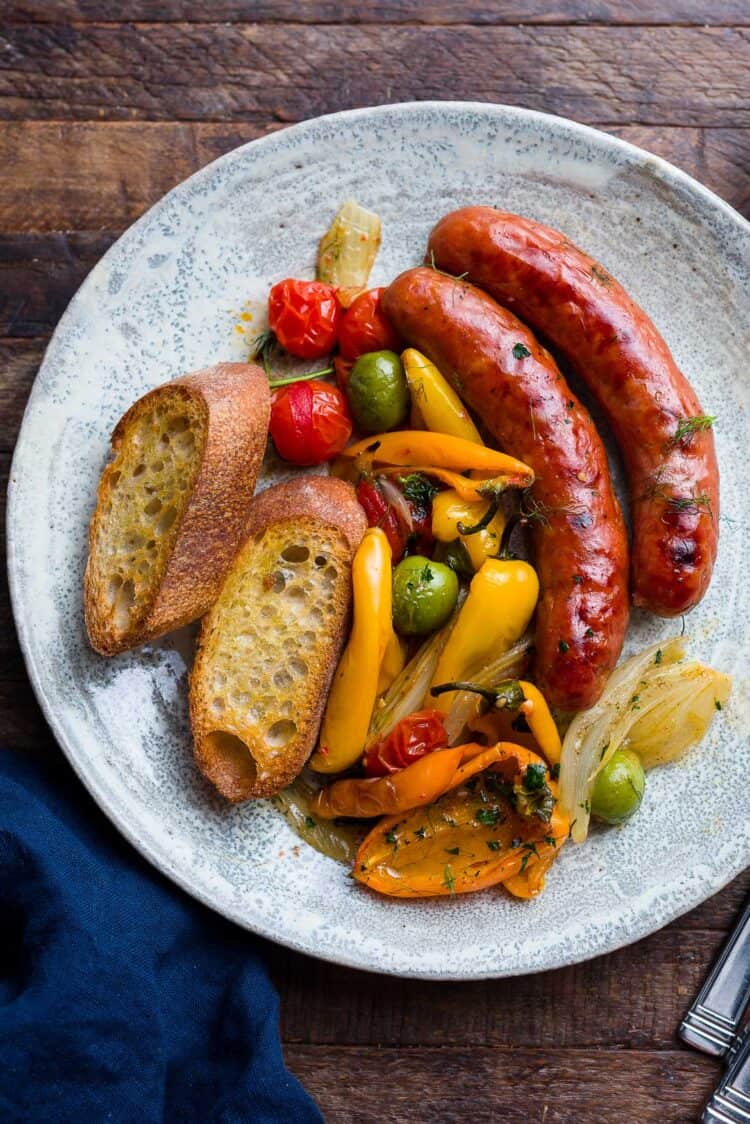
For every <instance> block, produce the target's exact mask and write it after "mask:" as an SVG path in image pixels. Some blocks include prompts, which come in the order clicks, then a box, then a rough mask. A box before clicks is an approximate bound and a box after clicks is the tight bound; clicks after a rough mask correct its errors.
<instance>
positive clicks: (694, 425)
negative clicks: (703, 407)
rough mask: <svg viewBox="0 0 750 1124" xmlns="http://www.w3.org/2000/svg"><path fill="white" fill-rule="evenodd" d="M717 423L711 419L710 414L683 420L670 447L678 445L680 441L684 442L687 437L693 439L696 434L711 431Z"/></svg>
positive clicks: (714, 419)
mask: <svg viewBox="0 0 750 1124" xmlns="http://www.w3.org/2000/svg"><path fill="white" fill-rule="evenodd" d="M715 421H716V418H715V417H711V416H710V415H709V414H696V416H695V417H693V418H683V419H682V420H681V421H680V422H679V424H678V426H677V429H676V430H675V434H674V437H673V438H672V440H671V441H670V445H677V444H678V443H679V442H680V441H684V439H685V438H686V437H692V436H693V434H694V433H700V432H701V431H703V430H705V429H711V427H712V425H713V424H714V422H715Z"/></svg>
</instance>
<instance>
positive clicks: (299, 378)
mask: <svg viewBox="0 0 750 1124" xmlns="http://www.w3.org/2000/svg"><path fill="white" fill-rule="evenodd" d="M332 374H333V367H324V368H323V370H322V371H308V372H307V374H305V375H290V376H289V377H288V378H286V379H269V380H268V385H269V386H270V388H271V390H276V389H278V387H280V386H289V385H290V384H291V383H293V382H308V381H309V380H310V379H322V378H323V376H324V375H332Z"/></svg>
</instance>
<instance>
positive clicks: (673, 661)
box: [560, 637, 732, 843]
mask: <svg viewBox="0 0 750 1124" xmlns="http://www.w3.org/2000/svg"><path fill="white" fill-rule="evenodd" d="M684 654H685V647H684V641H683V640H682V639H681V638H679V637H676V638H674V639H672V640H666V641H660V642H659V643H657V644H652V645H651V646H650V647H649V648H646V649H645V650H644V651H643V652H640V653H638V654H637V655H635V656H632V657H631V658H630V659H629V660H626V661H625V662H624V663H623V664H621V665H620V666H619V667H618V668H616V669H615V671H614V673H613V675H612V677H611V679H610V681H609V683H608V684H607V686H606V688H605V690H604V693H603V695H602V697H601V698H600V699H599V702H598V703H596V705H595V706H593V707H591V709H590V710H584V711H581V713H580V714H577V715H576V717H575V718H574V719H573V721H572V722H571V724H570V726H569V728H568V731H567V733H566V735H565V738H564V740H563V747H562V756H561V760H560V804H561V807H562V809H563V810H564V812H565V813H566V814H567V815H568V817H569V818H570V823H571V829H570V834H571V838H572V840H573V842H574V843H583V842H584V840H585V839H586V836H587V835H588V828H589V817H590V806H591V792H592V788H593V784H594V780H595V779H596V776H597V773H598V772H599V771H600V769H602V768H603V767H604V765H606V764H607V762H608V761H609V760H610V758H611V757H612V756H613V754H614V753H615V752H616V751H617V750H618V749H621V748H627V749H632V750H633V751H634V752H635V753H637V754H638V755H639V756H640V757H641V760H642V763H643V767H644V768H646V769H649V768H652V767H653V766H654V765H662V764H665V763H666V762H667V761H675V760H677V758H679V757H681V756H682V754H683V753H685V752H686V751H687V750H688V749H689V748H690V747H691V746H693V745H696V744H697V743H698V742H699V741H701V739H702V738H703V737H704V736H705V734H706V732H707V730H708V728H709V726H710V724H711V720H712V719H713V717H714V715H715V714H716V712H717V710H718V709H720V708H721V707H722V706H723V705H724V703H725V702H726V701H727V699H728V698H729V694H730V692H731V688H732V683H731V679H730V678H729V676H727V675H724V674H722V673H721V672H719V671H714V670H713V669H712V668H710V667H705V666H703V665H702V664H699V663H696V662H695V661H692V660H691V661H687V662H683V657H684Z"/></svg>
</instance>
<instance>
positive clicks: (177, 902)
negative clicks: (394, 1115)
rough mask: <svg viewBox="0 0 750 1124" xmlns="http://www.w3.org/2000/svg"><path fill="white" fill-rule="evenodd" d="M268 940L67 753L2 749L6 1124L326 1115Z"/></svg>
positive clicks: (262, 1123) (0, 995) (0, 1087)
mask: <svg viewBox="0 0 750 1124" xmlns="http://www.w3.org/2000/svg"><path fill="white" fill-rule="evenodd" d="M260 947H262V945H261V943H260V942H259V941H258V940H257V939H256V938H253V937H252V936H250V935H249V934H248V933H245V932H243V931H242V930H240V929H238V928H235V927H234V926H232V925H230V924H229V922H227V921H224V920H223V919H222V918H220V917H218V916H216V915H215V914H213V913H211V911H210V910H208V909H206V908H205V907H204V906H202V905H199V904H198V903H196V902H194V901H192V900H191V899H190V898H189V897H188V896H187V895H186V894H184V893H183V892H182V891H180V890H178V889H177V888H176V887H174V886H172V885H171V883H169V882H168V881H167V880H166V879H165V878H163V877H162V876H161V875H159V874H158V873H157V872H156V871H155V870H152V869H151V867H149V866H148V864H147V863H146V862H145V861H144V860H143V859H141V857H140V856H139V855H138V854H137V853H136V852H135V851H134V850H132V849H131V848H130V847H129V846H128V844H127V843H125V841H124V840H123V839H121V838H120V836H119V835H118V834H117V832H116V831H115V829H114V828H113V827H112V826H111V825H110V824H109V823H108V821H107V820H106V819H105V818H104V816H103V815H102V814H101V812H100V811H99V810H98V808H96V806H95V805H94V803H93V801H92V800H91V798H90V797H89V796H88V795H87V794H86V793H85V791H84V790H83V788H82V786H81V785H80V784H79V782H78V781H77V780H76V779H75V777H74V776H73V774H72V772H71V770H70V769H69V767H68V766H67V765H66V764H64V763H63V761H62V760H47V759H44V760H39V759H38V758H36V759H32V758H31V757H30V756H27V755H22V754H18V753H15V752H10V751H2V752H0V1120H2V1121H3V1124H15V1122H16V1121H18V1122H19V1124H20V1122H21V1121H23V1124H36V1122H37V1121H38V1122H40V1124H41V1122H42V1121H43V1122H44V1124H68V1122H70V1124H99V1122H100V1121H108V1122H113V1124H151V1122H152V1121H153V1122H156V1121H159V1122H169V1124H171V1122H173V1121H174V1122H179V1124H190V1122H192V1121H195V1122H198V1121H200V1122H201V1124H241V1122H245V1121H252V1122H253V1124H288V1122H289V1124H320V1122H321V1121H322V1117H321V1115H320V1113H319V1112H318V1110H317V1108H316V1106H315V1105H314V1103H313V1101H312V1100H311V1099H310V1098H309V1096H308V1095H307V1093H305V1091H304V1090H303V1088H302V1087H301V1086H300V1085H299V1083H298V1082H297V1081H296V1079H295V1078H293V1077H292V1076H291V1074H290V1073H289V1072H288V1070H287V1069H286V1068H285V1066H284V1063H283V1060H282V1056H281V1045H280V1041H279V1031H278V1015H279V1008H278V997H277V995H276V992H275V991H274V989H273V986H272V985H271V982H270V980H269V978H268V975H267V973H266V970H265V968H264V966H263V962H262V959H261V957H260V955H259V948H260Z"/></svg>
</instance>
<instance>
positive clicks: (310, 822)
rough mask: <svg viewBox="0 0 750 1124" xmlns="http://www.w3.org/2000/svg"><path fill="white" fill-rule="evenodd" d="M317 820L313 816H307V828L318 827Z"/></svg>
mask: <svg viewBox="0 0 750 1124" xmlns="http://www.w3.org/2000/svg"><path fill="white" fill-rule="evenodd" d="M316 826H317V825H316V823H315V820H314V819H313V818H312V816H305V827H316Z"/></svg>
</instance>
